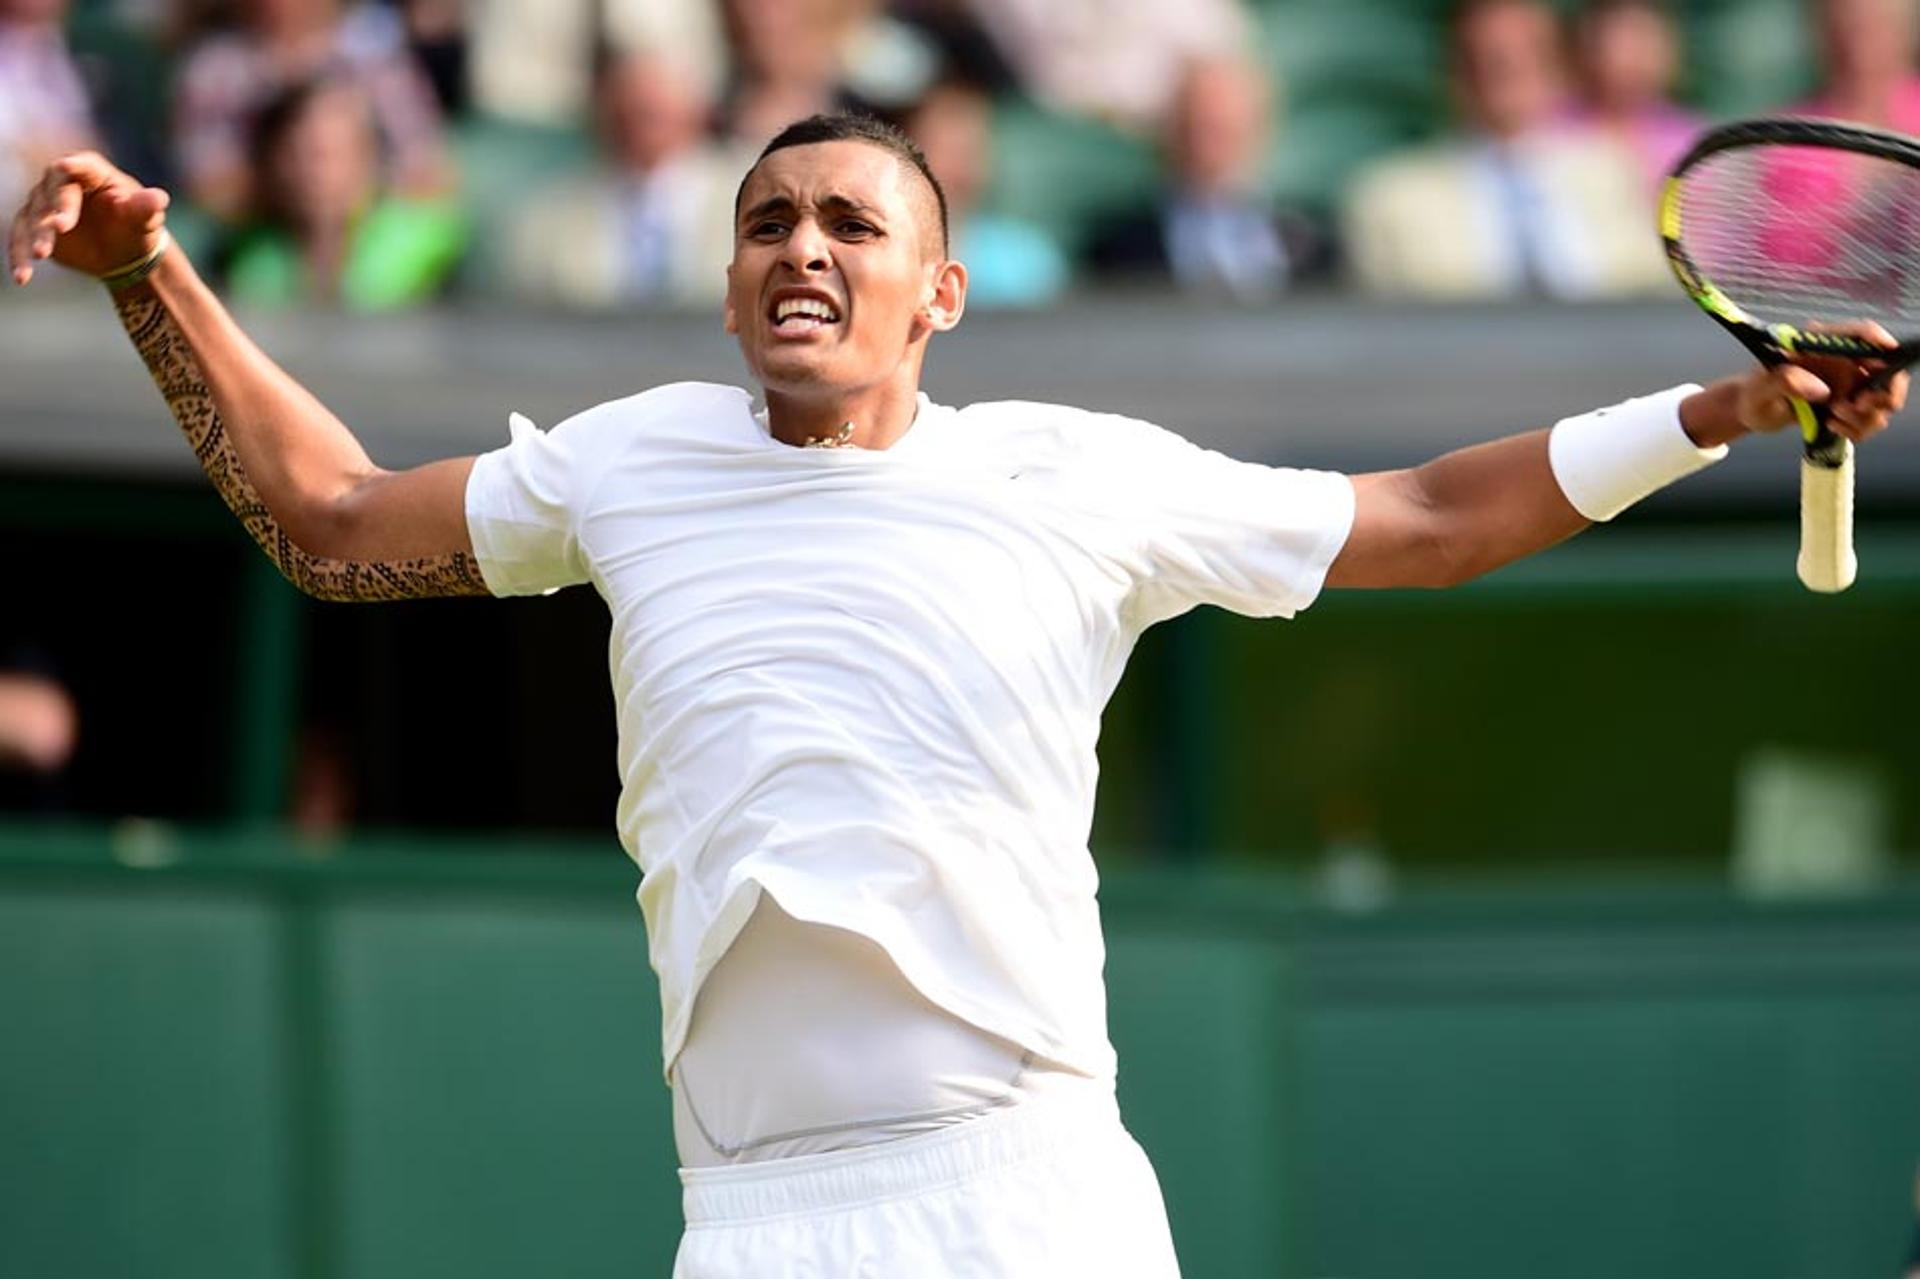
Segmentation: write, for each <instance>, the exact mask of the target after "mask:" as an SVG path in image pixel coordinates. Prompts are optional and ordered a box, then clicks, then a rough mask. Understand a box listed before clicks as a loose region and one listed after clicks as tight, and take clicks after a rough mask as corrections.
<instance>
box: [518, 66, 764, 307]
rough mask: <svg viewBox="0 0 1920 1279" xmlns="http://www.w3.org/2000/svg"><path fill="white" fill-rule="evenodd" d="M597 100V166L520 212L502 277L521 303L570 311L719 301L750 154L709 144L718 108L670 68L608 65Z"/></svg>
mask: <svg viewBox="0 0 1920 1279" xmlns="http://www.w3.org/2000/svg"><path fill="white" fill-rule="evenodd" d="M597 98H598V101H597V103H596V109H595V116H596V120H597V123H598V129H599V137H600V145H601V154H602V164H601V166H600V167H599V168H598V169H597V170H596V171H595V172H593V173H591V174H589V175H586V176H584V177H581V178H580V179H578V180H576V181H573V182H565V183H562V184H561V185H560V186H559V187H557V188H556V189H555V190H553V191H552V192H551V193H550V194H548V195H546V196H545V197H544V198H541V199H539V200H537V201H535V202H534V203H532V204H531V205H530V206H529V207H528V208H527V209H526V210H525V212H524V213H523V214H522V215H521V216H520V218H519V220H518V221H517V222H516V223H515V224H514V226H513V228H512V230H511V232H510V234H509V236H508V245H507V260H506V262H505V263H504V264H503V267H502V271H501V274H502V275H503V277H504V278H505V279H506V280H507V282H508V284H509V286H510V287H511V288H513V289H514V290H515V291H516V292H518V293H519V294H520V295H521V296H523V297H526V298H530V299H535V300H542V301H549V302H559V303H563V304H565V305H569V306H575V307H585V308H596V309H597V308H606V307H616V306H628V305H633V304H636V303H654V304H668V305H676V306H694V305H710V304H714V303H717V302H719V300H720V298H721V297H722V295H723V294H724V293H725V291H726V270H727V262H728V260H729V259H730V258H731V257H732V255H733V193H734V188H735V186H736V185H737V184H738V182H739V180H740V175H741V174H742V173H744V172H746V169H747V165H748V163H749V162H750V159H751V157H747V156H735V155H732V154H730V153H729V152H727V151H726V150H725V149H724V148H722V147H720V146H719V145H717V144H715V143H712V142H709V141H708V140H707V125H708V122H709V120H710V118H711V115H712V108H713V104H712V102H711V100H710V99H709V98H708V97H707V95H706V94H705V93H704V92H703V90H702V88H701V86H700V84H699V82H698V80H697V78H696V76H695V75H694V73H692V72H690V71H689V70H688V69H687V68H686V67H684V66H682V65H681V64H680V63H679V62H677V61H673V60H671V59H668V58H665V57H662V56H660V55H657V54H651V53H635V54H628V55H626V56H624V57H620V58H617V59H614V60H612V61H610V62H609V63H608V64H607V66H606V69H605V70H604V71H603V73H602V74H601V77H600V87H599V92H598V94H597Z"/></svg>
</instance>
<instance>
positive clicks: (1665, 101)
mask: <svg viewBox="0 0 1920 1279" xmlns="http://www.w3.org/2000/svg"><path fill="white" fill-rule="evenodd" d="M1573 47H1574V54H1575V57H1576V59H1577V60H1578V71H1579V75H1580V87H1581V90H1582V92H1583V94H1584V99H1585V100H1584V102H1583V103H1582V105H1581V107H1580V108H1579V109H1578V110H1577V111H1576V112H1575V115H1574V120H1575V122H1576V123H1578V124H1584V125H1587V126H1589V127H1591V128H1595V129H1598V130H1600V131H1602V132H1603V133H1606V134H1608V135H1610V136H1612V137H1614V138H1615V139H1617V140H1618V141H1619V142H1621V143H1622V144H1624V145H1625V146H1626V147H1627V149H1628V150H1630V151H1631V152H1632V153H1633V156H1634V159H1635V160H1636V161H1637V162H1638V163H1639V166H1640V172H1641V174H1642V175H1643V176H1644V177H1645V178H1646V180H1647V185H1648V187H1649V189H1657V188H1658V186H1659V184H1660V182H1661V181H1662V180H1663V179H1664V178H1665V177H1666V175H1667V174H1668V173H1669V172H1670V171H1671V170H1672V168H1673V166H1674V164H1675V162H1677V161H1678V160H1679V159H1680V157H1681V156H1682V155H1683V154H1685V153H1686V149H1687V147H1688V145H1689V144H1691V143H1692V141H1693V139H1694V138H1695V137H1696V136H1698V135H1699V133H1700V129H1701V127H1702V124H1703V121H1702V120H1701V119H1700V117H1698V116H1696V115H1694V114H1693V113H1692V112H1690V111H1686V110H1683V109H1682V108H1681V107H1679V106H1676V105H1675V104H1674V102H1673V99H1672V96H1671V95H1672V93H1673V84H1674V79H1675V77H1676V76H1677V75H1678V74H1679V70H1680V36H1679V32H1677V31H1676V30H1675V29H1674V25H1673V17H1672V15H1671V14H1669V13H1668V12H1667V10H1666V7H1665V6H1664V5H1663V4H1661V3H1660V0H1592V2H1591V3H1589V4H1588V5H1587V7H1586V8H1585V9H1583V10H1582V11H1581V12H1580V16H1579V18H1578V19H1577V20H1576V23H1575V26H1574V46H1573Z"/></svg>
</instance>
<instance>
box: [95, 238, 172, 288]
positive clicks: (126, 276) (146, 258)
mask: <svg viewBox="0 0 1920 1279" xmlns="http://www.w3.org/2000/svg"><path fill="white" fill-rule="evenodd" d="M172 247H173V235H172V234H171V233H170V232H169V231H168V230H167V229H166V228H165V227H161V228H160V238H159V239H158V240H157V241H155V242H154V246H153V248H152V249H150V250H148V251H147V252H146V253H145V254H142V255H141V256H140V257H139V258H138V259H136V260H135V261H132V262H129V263H127V264H126V265H125V266H119V267H115V268H114V269H113V270H111V271H105V272H102V273H101V274H100V276H99V277H98V279H99V281H100V283H102V284H104V285H106V286H107V288H108V289H109V290H110V291H112V292H114V293H118V292H120V291H121V290H122V289H130V288H132V287H133V286H134V285H136V284H138V283H140V282H141V281H142V280H144V279H146V278H147V277H148V276H150V275H152V274H153V269H154V268H155V267H157V266H159V265H160V259H161V258H163V257H165V256H166V255H167V250H168V249H171V248H172Z"/></svg>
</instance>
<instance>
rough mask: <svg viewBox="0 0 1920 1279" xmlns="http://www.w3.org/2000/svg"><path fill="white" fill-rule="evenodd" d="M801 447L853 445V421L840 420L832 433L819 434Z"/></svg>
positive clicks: (828, 447) (835, 447) (845, 446)
mask: <svg viewBox="0 0 1920 1279" xmlns="http://www.w3.org/2000/svg"><path fill="white" fill-rule="evenodd" d="M800 447H801V448H803V449H844V448H851V447H853V423H851V422H842V423H841V424H840V429H839V430H837V431H835V432H834V433H833V434H832V435H820V436H816V437H814V438H813V439H811V440H808V441H807V442H806V443H805V444H802V445H801V446H800Z"/></svg>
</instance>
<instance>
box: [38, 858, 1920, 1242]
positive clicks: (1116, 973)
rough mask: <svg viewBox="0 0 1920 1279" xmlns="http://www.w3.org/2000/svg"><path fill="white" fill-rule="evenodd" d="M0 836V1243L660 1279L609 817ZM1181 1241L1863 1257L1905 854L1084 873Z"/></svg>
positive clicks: (651, 1013)
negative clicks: (1378, 882) (593, 828)
mask: <svg viewBox="0 0 1920 1279" xmlns="http://www.w3.org/2000/svg"><path fill="white" fill-rule="evenodd" d="M533 851H534V850H524V851H515V850H511V849H509V850H497V849H480V850H474V849H468V850H465V851H459V850H450V849H445V848H424V847H421V846H418V845H391V846H381V845H375V844H363V845H356V846H355V847H354V848H352V849H351V850H345V851H340V850H336V851H334V852H333V853H331V854H329V855H326V856H318V855H315V854H314V853H312V852H311V851H305V852H303V851H301V850H299V849H289V848H283V847H280V846H277V845H275V844H274V843H272V842H271V841H266V840H263V839H261V838H254V839H248V838H244V837H230V838H223V839H217V840H216V839H205V840H196V841H190V842H187V843H184V844H182V843H179V842H177V841H172V840H169V839H165V838H155V837H153V836H152V835H151V834H150V833H149V834H145V835H141V836H139V837H137V838H133V837H124V836H123V837H120V838H115V837H112V836H106V835H100V834H95V833H88V832H69V833H65V834H61V833H55V832H45V833H41V834H38V835H34V836H31V837H29V836H27V835H25V834H23V833H20V832H18V831H16V832H14V833H12V834H5V833H0V1028H3V1033H4V1039H3V1040H0V1239H3V1240H5V1241H6V1244H5V1247H4V1248H0V1276H5V1277H6V1279H14V1277H15V1276H19V1277H20V1279H26V1277H27V1276H33V1277H35V1279H38V1277H39V1276H45V1275H63V1276H65V1275H72V1276H89V1277H91V1276H103V1277H104V1276H120V1275H127V1276H133V1275H138V1276H141V1277H142V1279H168V1277H170V1276H176V1275H177V1276H194V1277H195V1279H202V1277H204V1276H209V1275H246V1276H249V1277H250V1279H251V1277H253V1276H258V1277H259V1279H278V1277H280V1276H287V1277H289V1279H294V1277H299V1279H375V1277H385V1276H394V1277H396V1279H397V1277H406V1279H432V1277H434V1276H442V1275H444V1276H449V1277H452V1276H459V1279H484V1277H485V1276H489V1275H498V1276H502V1277H503V1279H504V1277H506V1276H514V1277H516V1279H517V1277H519V1276H524V1275H527V1274H566V1275H581V1276H595V1275H607V1276H613V1275H621V1276H634V1275H664V1274H665V1273H666V1272H667V1269H668V1266H669V1262H670V1258H671V1255H672V1250H673V1245H674V1239H675V1235H676V1232H677V1229H678V1200H677V1193H676V1184H675V1181H674V1177H673V1173H672V1156H671V1138H670V1130H669V1124H668V1119H667V1108H666V1094H665V1091H664V1089H663V1088H662V1086H661V1084H660V1081H659V1069H658V1058H657V1039H656V1036H657V1033H658V1032H657V1029H656V1027H657V1018H658V1005H657V1003H656V996H655V992H654V989H653V986H652V983H651V979H650V977H649V975H648V973H647V970H646V967H645V951H644V942H643V937H642V933H641V928H640V924H639V920H638V917H637V912H636V911H635V910H634V908H633V906H632V903H631V899H630V895H629V894H630V891H631V889H632V887H633V884H632V876H631V873H630V871H629V870H628V869H627V868H626V866H625V864H624V863H623V862H622V861H621V860H620V859H619V858H618V857H617V856H616V855H614V854H612V853H611V852H605V853H601V854H598V855H594V856H580V855H572V854H568V855H553V854H552V853H551V852H549V853H548V854H547V855H543V856H534V855H531V854H532V852H533ZM1103 901H1104V909H1105V913H1106V918H1107V924H1108V930H1109V940H1110V962H1109V980H1110V986H1111V989H1112V1001H1113V1011H1112V1023H1113V1034H1114V1039H1115V1042H1116V1044H1117V1045H1118V1046H1119V1048H1120V1052H1121V1061H1122V1075H1121V1091H1122V1101H1123V1105H1124V1107H1125V1109H1126V1112H1127V1115H1128V1118H1129V1122H1130V1124H1131V1126H1132V1127H1133V1129H1134V1130H1135V1132H1136V1133H1137V1134H1138V1135H1139V1137H1140V1139H1141V1141H1142V1143H1143V1144H1144V1145H1145V1146H1146V1147H1147V1149H1148V1151H1149V1153H1150V1154H1151V1155H1152V1156H1153V1158H1154V1160H1155V1163H1156V1165H1157V1166H1158V1167H1159V1169H1160V1171H1161V1174H1162V1177H1163V1180H1164V1183H1165V1187H1166V1193H1167V1199H1168V1205H1169V1211H1170V1214H1171V1216H1172V1219H1173V1222H1174V1229H1175V1232H1176V1237H1177V1239H1178V1242H1179V1246H1180V1249H1181V1254H1182V1258H1183V1262H1184V1265H1185V1267H1186V1270H1187V1273H1188V1274H1189V1275H1192V1276H1206V1277H1209V1279H1212V1277H1216V1276H1217V1277H1225V1279H1237V1277H1242V1276H1244V1277H1245V1279H1272V1277H1273V1276H1290V1277H1291V1276H1298V1277H1300V1279H1306V1277H1307V1276H1330V1275H1338V1276H1342V1277H1343V1279H1373V1277H1378V1279H1391V1277H1393V1276H1400V1275H1420V1276H1424V1277H1426V1279H1482V1277H1483V1276H1487V1275H1513V1274H1543V1275H1553V1276H1556V1277H1558V1276H1588V1275H1591V1276H1595V1277H1598V1276H1602V1275H1607V1276H1615V1275H1620V1274H1649V1275H1652V1274H1686V1275H1689V1276H1710V1275H1720V1274H1724V1275H1729V1276H1734V1275H1737V1276H1740V1279H1816V1277H1817V1279H1827V1277H1828V1276H1832V1275H1836V1274H1876V1273H1888V1272H1889V1271H1890V1270H1891V1268H1892V1267H1893V1266H1894V1265H1895V1264H1896V1263H1897V1261H1898V1259H1899V1257H1900V1255H1901V1250H1902V1248H1903V1247H1904V1244H1905V1237H1906V1234H1907V1232H1908V1231H1909V1230H1910V1229H1911V1225H1910V1222H1911V1211H1912V1210H1911V1206H1910V1203H1911V1193H1912V1192H1911V1178H1912V1171H1913V1165H1914V1161H1915V1159H1916V1157H1917V1156H1920V1089H1916V1088H1915V1086H1914V1085H1915V1082H1916V1078H1917V1077H1920V891H1914V890H1909V889H1902V890H1898V891H1892V892H1890V893H1888V894H1886V895H1883V896H1880V897H1876V898H1872V899H1864V900H1857V901H1852V902H1844V903H1829V904H1825V905H1820V904H1808V905H1798V906H1782V905H1774V906H1771V907H1765V908H1762V907H1759V906H1754V905H1748V904H1743V903H1741V902H1739V901H1737V900H1734V899H1732V898H1730V897H1729V896H1727V895H1726V894H1725V893H1724V892H1722V891H1721V890H1719V889H1718V888H1717V887H1714V886H1712V885H1710V884H1705V883H1702V882H1699V881H1674V880H1669V881H1665V882H1646V883H1635V884H1623V883H1621V882H1619V881H1613V882H1610V883H1607V884H1602V885H1588V886H1586V887H1581V886H1578V885H1558V886H1555V885H1550V884H1545V883H1535V884H1516V883H1515V882H1513V881H1491V880H1490V881H1487V882H1485V883H1483V884H1481V885H1479V886H1477V887H1461V886H1459V885H1457V884H1456V885H1454V886H1452V887H1435V888H1429V889H1422V890H1416V891H1414V892H1412V893H1411V894H1407V895H1403V897H1402V898H1401V899H1400V900H1399V901H1398V902H1396V903H1395V904H1393V905H1391V906H1389V907H1388V908H1386V909H1384V910H1381V911H1377V912H1374V913H1371V914H1367V915H1340V914H1334V913H1330V912H1328V911H1325V910H1321V909H1318V908H1314V907H1311V906H1308V905H1306V904H1304V902H1303V899H1302V898H1301V897H1300V895H1299V894H1297V893H1295V892H1294V891H1293V890H1292V889H1291V888H1290V887H1289V885H1288V884H1286V883H1285V882H1282V881H1278V880H1275V879H1272V878H1270V877H1264V876H1262V877H1235V876H1231V875H1222V874H1212V875H1207V876H1197V875H1189V874H1183V873H1179V872H1175V871H1163V872H1159V873H1155V874H1142V873H1132V874H1119V873H1114V874H1109V875H1108V876H1107V882H1106V886H1105V888H1104V889H1103Z"/></svg>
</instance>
